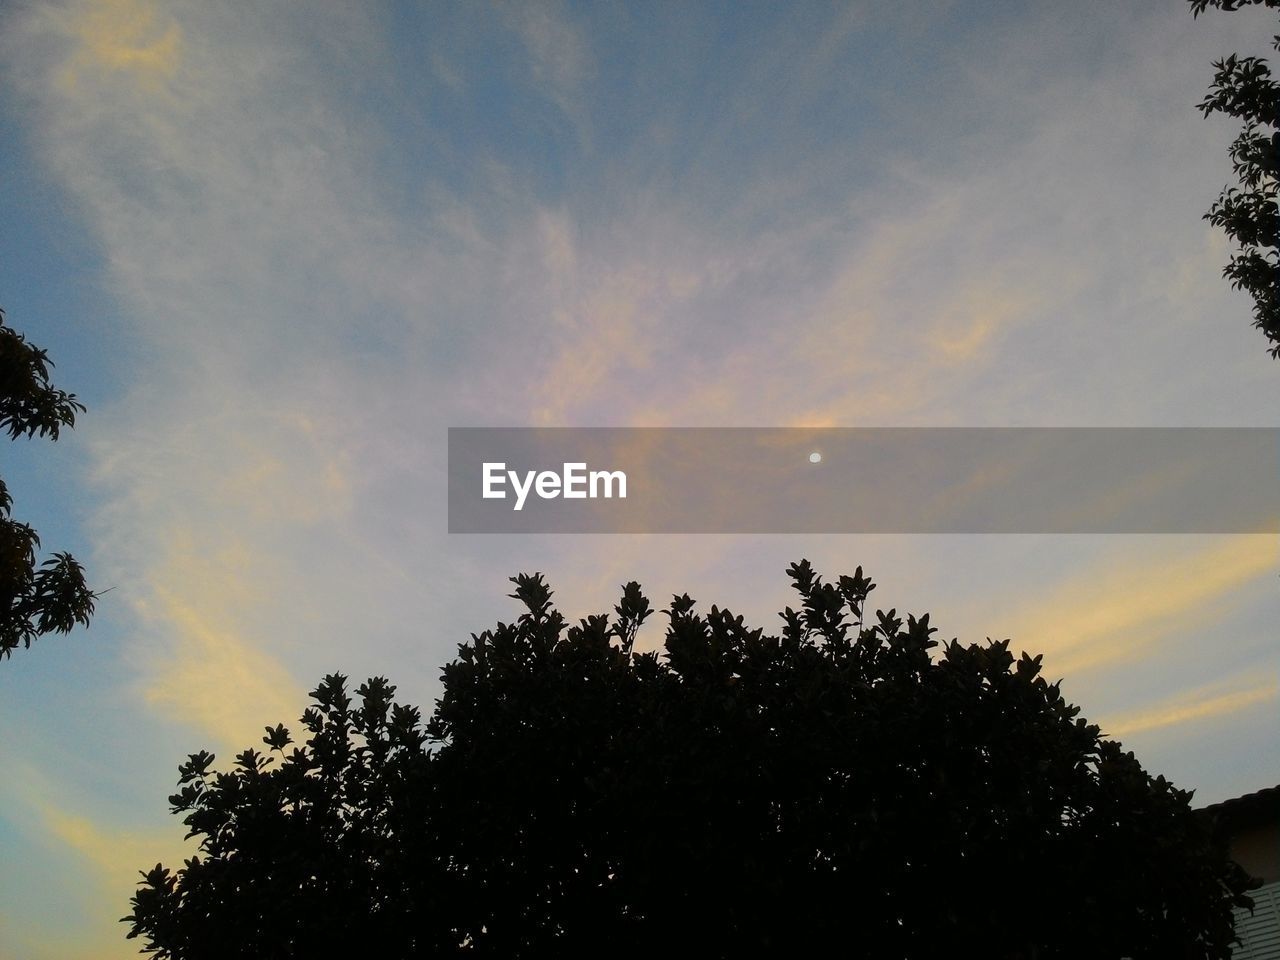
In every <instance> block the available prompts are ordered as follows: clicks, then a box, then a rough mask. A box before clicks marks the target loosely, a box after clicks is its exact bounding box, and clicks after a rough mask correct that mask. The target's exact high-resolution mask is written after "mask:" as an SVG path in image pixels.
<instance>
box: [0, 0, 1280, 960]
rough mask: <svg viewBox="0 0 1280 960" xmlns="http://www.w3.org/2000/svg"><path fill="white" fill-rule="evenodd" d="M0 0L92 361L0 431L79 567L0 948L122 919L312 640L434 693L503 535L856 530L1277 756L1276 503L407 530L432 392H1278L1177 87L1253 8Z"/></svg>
mask: <svg viewBox="0 0 1280 960" xmlns="http://www.w3.org/2000/svg"><path fill="white" fill-rule="evenodd" d="M2 17H3V19H0V57H2V58H3V64H4V84H3V87H2V88H0V89H2V90H3V93H2V94H0V111H2V114H0V115H2V116H3V118H4V121H5V129H6V136H5V137H4V138H3V142H2V143H0V154H2V155H0V163H2V164H3V166H2V167H0V169H3V170H4V177H3V179H2V180H0V211H3V215H4V217H5V223H6V224H7V227H8V228H7V229H6V230H5V231H4V234H3V236H2V237H0V305H2V306H3V307H4V308H5V310H6V312H7V314H8V320H9V322H10V323H11V324H12V325H13V326H15V327H16V328H17V329H19V330H22V331H23V332H25V333H26V334H27V335H28V336H29V337H30V338H31V339H32V340H33V341H34V342H36V343H38V344H40V345H41V346H44V347H47V348H48V349H49V350H50V354H51V356H52V357H53V359H54V360H55V361H56V363H57V370H56V373H57V377H56V379H57V382H58V383H59V384H60V385H62V386H64V387H66V388H67V389H71V390H74V391H75V392H77V393H79V394H80V395H81V397H82V398H83V399H84V400H85V401H86V402H87V403H88V405H89V408H90V409H89V413H88V414H87V415H86V416H85V417H84V418H83V419H82V420H81V422H80V424H79V425H78V427H77V429H76V430H75V431H74V433H71V434H68V435H66V436H65V437H64V438H63V439H62V440H61V441H59V443H58V444H57V445H56V446H53V445H50V444H48V443H39V442H32V443H29V444H28V443H25V442H24V443H18V444H13V445H9V446H7V447H6V448H5V449H4V453H3V461H2V463H3V474H4V477H5V479H6V482H8V483H9V484H10V486H11V488H12V490H13V493H14V495H15V514H16V515H17V516H19V517H20V518H21V519H25V520H28V521H30V522H32V523H34V524H35V525H36V526H37V527H38V528H39V530H40V531H41V533H42V535H43V537H44V540H45V543H46V546H47V547H49V548H50V549H64V548H68V549H72V550H74V551H75V552H76V553H77V555H78V556H80V558H81V559H82V560H84V561H85V562H86V563H87V565H88V567H89V569H90V571H91V575H92V578H93V582H94V583H95V585H97V586H99V587H111V588H112V589H111V592H109V593H107V594H106V595H105V596H104V597H103V599H102V602H101V603H100V606H99V613H98V616H97V618H96V619H95V621H94V623H93V625H92V627H91V628H90V629H89V630H87V631H80V632H77V633H75V634H73V635H71V636H70V637H66V638H62V637H54V638H47V639H45V640H42V641H40V642H39V643H38V644H37V645H36V646H35V647H34V648H33V649H32V650H30V651H19V652H18V653H17V654H16V655H15V656H14V657H13V658H12V659H11V660H9V661H6V662H5V663H4V664H3V665H0V723H3V724H4V727H5V729H7V730H9V731H17V732H18V733H17V735H11V736H9V737H6V738H5V742H4V745H3V747H0V764H3V769H4V771H5V775H4V776H3V777H0V858H2V859H3V866H2V868H0V954H3V955H6V956H9V955H12V956H16V957H23V958H27V957H31V958H39V960H44V958H80V957H90V956H92V957H95V958H96V957H110V956H130V955H133V953H132V952H131V951H130V950H129V948H128V945H126V944H125V943H124V941H123V939H122V931H123V929H124V928H123V926H122V925H119V924H117V923H115V919H116V918H117V917H119V916H121V915H123V914H124V913H125V911H126V905H127V899H128V896H129V894H130V893H131V891H132V884H133V880H134V878H135V877H136V871H137V870H138V869H141V868H143V867H146V866H149V865H151V864H154V863H155V862H156V861H157V860H159V859H165V860H166V862H173V861H175V860H176V859H177V857H179V856H180V855H181V853H182V851H183V847H182V844H181V833H182V829H181V825H180V824H179V823H178V822H177V821H176V820H175V819H173V818H172V817H170V816H169V815H168V814H167V803H166V798H167V796H168V794H169V793H170V792H171V790H172V786H173V781H174V778H175V775H176V774H175V770H176V766H177V764H178V763H179V762H180V761H181V760H182V759H183V758H184V757H185V755H186V754H187V753H190V752H194V751H196V750H198V749H201V748H209V749H212V750H214V751H215V752H217V753H218V754H219V756H220V757H223V758H225V757H228V756H229V755H230V754H229V751H233V750H238V749H241V748H243V747H244V746H247V745H249V744H251V743H255V742H256V741H257V739H258V737H260V735H261V732H262V727H263V726H264V725H266V724H268V723H271V724H274V723H276V722H278V721H281V720H284V721H292V720H293V719H294V718H296V717H297V716H298V715H299V713H300V712H301V710H302V709H303V706H304V705H305V698H306V691H308V690H309V689H311V688H312V687H314V685H315V683H316V682H317V681H318V680H319V678H320V677H321V676H322V675H324V674H325V673H328V672H332V671H335V670H336V671H342V672H345V673H347V674H349V675H351V676H353V677H356V678H363V677H365V676H368V675H373V674H383V675H386V676H388V677H390V678H391V680H392V681H393V682H394V683H396V684H398V686H399V687H400V691H401V694H402V695H403V696H404V697H405V698H406V699H407V700H409V701H410V702H416V703H419V704H422V705H424V706H426V707H429V706H430V704H431V703H432V702H433V700H434V698H435V697H436V696H437V695H438V693H439V687H438V682H437V681H438V674H439V669H440V667H441V665H442V664H443V663H444V662H445V661H446V660H448V659H449V658H450V657H451V656H452V652H453V650H454V648H455V645H456V644H457V643H458V642H459V641H461V640H464V639H465V638H466V637H467V636H468V635H469V634H470V633H471V632H472V631H475V630H479V629H483V628H485V627H487V626H489V625H491V624H492V623H493V622H494V621H496V620H497V619H498V618H500V617H507V616H510V615H511V607H510V602H509V601H507V600H505V599H504V596H505V594H506V593H507V592H508V587H507V584H506V577H508V576H510V575H512V574H514V573H516V572H519V571H532V570H541V571H544V572H545V573H546V574H547V575H548V577H549V579H550V580H551V582H552V584H553V586H554V587H555V588H556V590H557V597H558V599H559V600H560V602H561V603H562V606H563V607H564V608H565V609H566V611H567V612H568V613H569V614H570V615H571V616H579V615H583V614H585V613H587V612H594V611H597V610H603V609H607V608H609V607H611V606H612V604H613V603H614V602H615V600H616V592H617V588H618V585H619V584H621V583H623V582H625V581H627V580H631V579H639V580H640V581H641V582H642V583H643V584H644V586H645V588H646V589H647V591H648V592H649V595H650V596H651V597H653V598H654V599H660V598H662V597H666V596H669V595H670V594H672V593H676V592H684V591H686V590H687V591H688V592H689V593H690V594H691V595H694V596H696V597H698V598H699V599H700V600H702V601H703V602H704V603H706V604H710V603H712V602H715V603H719V604H721V605H727V606H729V607H731V608H733V609H735V610H736V611H738V612H741V613H743V614H745V615H747V617H748V618H750V619H754V620H756V621H758V622H763V623H768V622H771V621H772V619H773V614H774V612H775V611H776V610H779V609H781V608H782V606H784V605H785V604H786V603H788V602H790V597H789V596H788V591H787V587H786V580H785V577H784V574H783V570H784V569H785V567H786V565H787V564H788V563H789V562H791V561H792V560H795V559H798V558H799V557H802V556H807V557H809V558H810V559H811V560H813V561H814V563H815V565H816V566H817V567H818V569H820V570H822V571H824V572H826V573H827V574H828V575H836V574H839V573H842V572H848V571H851V570H852V569H853V567H855V566H856V565H858V564H862V565H863V566H864V567H866V568H867V570H868V571H869V572H870V573H871V575H872V576H873V577H874V578H875V579H876V580H877V582H879V583H880V585H881V586H880V589H879V591H878V592H877V594H876V595H875V598H876V599H877V600H878V601H880V602H881V603H883V604H884V605H885V606H896V607H897V608H898V609H899V610H911V611H914V612H924V611H929V612H931V613H932V614H933V622H935V623H936V624H938V625H939V627H940V628H941V631H942V633H943V634H945V635H946V636H948V637H949V636H958V637H960V638H961V639H964V640H975V641H978V640H981V639H983V638H984V637H987V636H991V637H1005V636H1010V637H1012V638H1013V640H1014V645H1015V646H1016V647H1025V648H1027V649H1029V650H1031V651H1033V652H1038V651H1043V652H1044V653H1045V654H1046V666H1047V669H1048V672H1050V673H1051V674H1053V675H1055V676H1064V677H1065V678H1066V680H1065V683H1064V689H1065V690H1066V692H1067V693H1068V694H1069V695H1070V696H1071V697H1072V698H1073V699H1074V700H1075V701H1076V702H1078V703H1080V704H1081V706H1082V707H1083V709H1084V713H1085V715H1086V716H1088V717H1090V718H1091V719H1093V720H1096V721H1098V722H1101V723H1102V724H1103V726H1104V728H1106V729H1107V730H1109V731H1110V732H1112V733H1114V734H1116V735H1117V736H1119V737H1120V738H1121V739H1122V740H1123V741H1124V742H1125V743H1126V745H1128V746H1130V747H1132V748H1133V749H1134V750H1136V751H1137V753H1138V755H1139V757H1140V758H1141V759H1143V761H1144V762H1145V763H1146V764H1147V766H1148V767H1149V768H1150V769H1152V770H1154V771H1156V772H1162V773H1165V774H1167V775H1169V776H1171V777H1172V778H1173V779H1174V780H1175V782H1177V783H1178V784H1179V785H1182V786H1185V787H1192V788H1195V789H1196V790H1197V795H1198V797H1200V798H1201V799H1203V800H1204V801H1211V800H1215V799H1221V798H1224V797H1227V796H1231V795H1235V794H1239V793H1243V792H1247V791H1249V790H1253V789H1257V788H1259V787H1262V786H1266V785H1271V784H1275V783H1276V782H1280V751H1277V749H1276V746H1275V742H1274V736H1273V733H1272V731H1273V730H1274V729H1275V721H1276V719H1277V715H1276V714H1277V697H1278V695H1280V690H1278V682H1277V668H1278V667H1280V654H1278V653H1277V650H1276V645H1275V622H1276V615H1277V613H1278V612H1280V610H1278V609H1277V591H1276V580H1275V578H1276V575H1277V572H1280V552H1278V550H1277V546H1278V545H1277V542H1276V538H1275V537H1234V538H1221V537H1172V536H1165V537H1118V536H1112V537H1081V536H1076V537H1034V536H1020V537H821V538H801V537H745V536H744V537H560V538H556V537H523V538H484V537H450V536H448V535H447V534H446V533H445V532H444V531H445V509H444V488H443V479H444V455H445V436H446V434H445V431H446V428H447V427H449V426H462V425H468V426H471V425H517V426H518V425H567V426H613V425H617V426H631V425H644V426H718V425H743V426H787V425H797V426H800V425H803V426H826V425H835V426H899V425H902V426H910V425H929V426H1004V425H1036V426H1056V425H1073V426H1111V425H1131V426H1280V422H1277V414H1276V411H1277V410H1280V367H1277V365H1276V363H1275V362H1274V361H1272V360H1271V359H1270V358H1268V356H1267V355H1266V343H1265V340H1264V339H1263V338H1262V336H1261V335H1260V334H1259V333H1258V332H1257V331H1255V330H1253V329H1252V328H1251V326H1250V305H1249V302H1248V300H1247V299H1246V298H1245V297H1244V296H1242V295H1239V294H1236V293H1234V292H1232V291H1231V290H1229V289H1228V288H1227V286H1226V284H1225V283H1224V282H1223V281H1222V280H1221V278H1220V270H1221V266H1222V264H1223V263H1224V262H1225V259H1226V257H1227V255H1228V252H1229V251H1228V248H1227V246H1226V243H1225V241H1224V240H1223V238H1221V237H1220V236H1219V235H1218V234H1217V233H1216V232H1215V231H1213V230H1212V229H1211V228H1209V226H1208V225H1207V224H1205V223H1204V222H1202V220H1201V219H1200V216H1201V214H1202V212H1203V211H1204V210H1205V209H1206V208H1207V207H1208V205H1209V204H1210V202H1211V201H1212V200H1213V198H1214V196H1216V193H1217V190H1218V189H1219V187H1220V186H1221V185H1222V184H1223V183H1224V182H1225V181H1226V180H1227V179H1228V178H1229V176H1230V168H1229V163H1228V160H1227V156H1226V145H1227V143H1228V142H1229V141H1230V139H1231V137H1232V136H1233V135H1234V131H1233V130H1232V129H1231V127H1230V126H1229V124H1226V123H1224V122H1221V121H1218V120H1214V121H1206V120H1204V119H1202V118H1201V117H1200V116H1199V114H1198V113H1197V112H1196V111H1195V109H1194V104H1195V103H1196V102H1198V101H1199V99H1200V97H1201V96H1202V93H1203V90H1204V88H1205V87H1206V86H1207V84H1208V81H1209V77H1210V74H1211V68H1210V66H1209V64H1210V61H1211V60H1212V59H1213V58H1214V57H1216V56H1219V55H1221V54H1223V53H1225V52H1228V51H1231V50H1246V51H1254V52H1260V53H1261V52H1265V51H1263V50H1261V49H1258V47H1259V44H1258V43H1257V41H1256V39H1255V38H1256V37H1257V36H1260V35H1269V34H1268V33H1267V32H1266V31H1268V30H1271V25H1270V23H1269V22H1268V21H1267V18H1266V17H1265V16H1264V15H1262V13H1260V12H1259V11H1245V12H1243V13H1237V14H1231V15H1223V14H1217V15H1210V16H1205V17H1201V18H1200V19H1199V20H1198V21H1195V20H1193V19H1192V17H1191V15H1190V11H1189V8H1188V6H1187V5H1186V4H1185V3H1181V2H1178V0H1163V2H1154V0H1152V2H1135V3H1128V4H1124V5H1101V4H1099V5H1086V4H1060V3H1048V2H1044V3H1024V4H994V3H992V4H960V3H947V2H938V3H933V4H928V5H923V4H919V5H903V4H898V3H890V2H868V3H858V4H847V5H829V4H817V3H808V4H798V5H786V6H779V5H775V4H740V3H734V4H708V3H702V4H674V3H673V4H658V3H652V4H629V5H624V4H583V5H575V4H555V3H547V4H541V3H526V4H511V5H505V4H493V5H489V4H471V5H454V6H446V5H431V6H427V5H417V4H402V5H385V4H360V5H354V4H346V5H343V4H336V3H334V4H323V3H315V4H307V5H302V4H291V5H272V6H264V5H253V4H237V3H227V4H218V5H214V4H202V3H196V2H182V0H174V2H169V3H163V4H159V3H155V4H152V3H148V2H145V0H83V2H51V3H20V4H16V5H10V6H9V7H8V8H7V9H6V10H5V12H4V13H3V15H2ZM646 639H647V642H648V643H650V644H654V643H657V642H659V639H660V638H659V636H658V631H656V630H655V631H650V632H649V633H647V634H646V635H644V636H642V640H641V642H642V643H644V642H646Z"/></svg>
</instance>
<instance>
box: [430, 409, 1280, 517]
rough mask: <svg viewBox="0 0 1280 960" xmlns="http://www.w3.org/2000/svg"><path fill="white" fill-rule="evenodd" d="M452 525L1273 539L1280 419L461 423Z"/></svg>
mask: <svg viewBox="0 0 1280 960" xmlns="http://www.w3.org/2000/svg"><path fill="white" fill-rule="evenodd" d="M449 532H450V533H1220V534H1226V533H1276V532H1280V429H1272V428H1265V429H1264V428H1198V427H1176V428H1039V427H1025V428H1024V427H1013V428H994V429H993V428H896V427H895V428H849V429H846V428H831V429H807V428H794V429H793V428H746V427H744V428H584V429H577V428H515V427H511V428H508V427H496V428H495V427H461V428H459V427H454V428H450V430H449Z"/></svg>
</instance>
